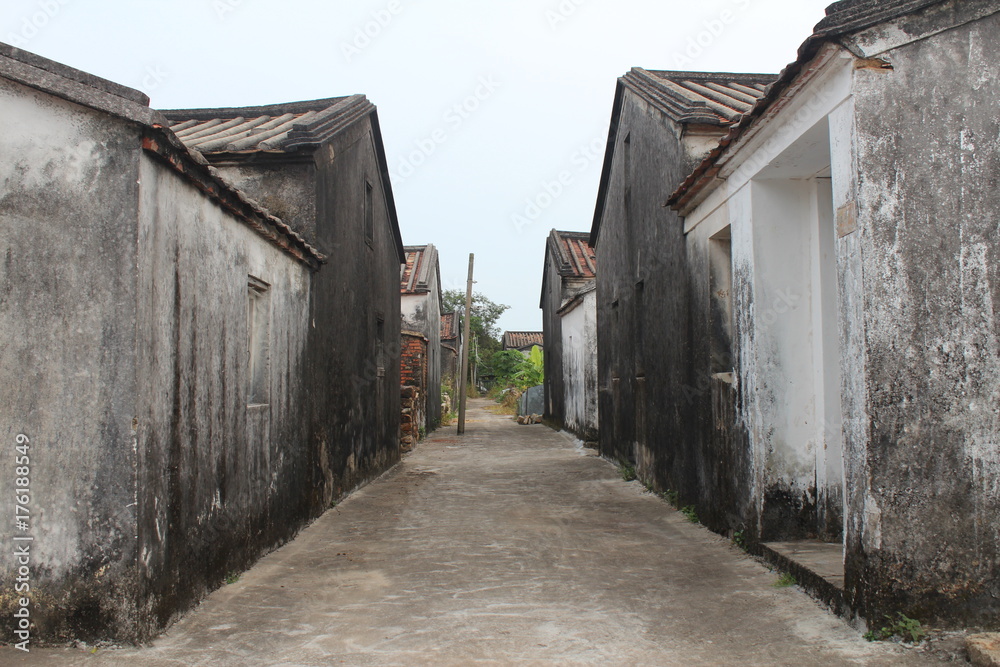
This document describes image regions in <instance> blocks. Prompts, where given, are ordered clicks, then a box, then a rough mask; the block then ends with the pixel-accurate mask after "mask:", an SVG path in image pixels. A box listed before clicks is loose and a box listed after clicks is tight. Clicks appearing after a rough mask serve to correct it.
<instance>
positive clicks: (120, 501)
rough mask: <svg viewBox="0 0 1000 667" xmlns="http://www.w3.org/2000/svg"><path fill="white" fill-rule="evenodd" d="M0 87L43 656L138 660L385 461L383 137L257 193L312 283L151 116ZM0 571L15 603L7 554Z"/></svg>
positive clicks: (388, 270) (82, 97)
mask: <svg viewBox="0 0 1000 667" xmlns="http://www.w3.org/2000/svg"><path fill="white" fill-rule="evenodd" d="M0 74H2V75H3V76H0V114H2V115H3V117H4V118H5V119H8V122H5V123H4V124H3V126H2V127H0V154H2V155H3V156H4V159H3V160H0V177H2V178H0V183H2V184H3V186H2V190H0V203H2V205H0V238H2V239H3V244H4V258H5V259H4V263H3V268H2V271H0V294H2V301H0V330H2V331H3V333H4V338H5V340H6V343H5V345H3V346H2V347H0V377H3V378H4V382H3V383H2V388H0V401H2V402H3V404H4V405H5V406H7V409H8V411H7V413H6V414H7V416H5V418H4V420H3V428H2V430H3V434H4V437H6V438H7V440H8V441H10V442H14V438H15V436H16V435H17V434H25V435H27V436H28V437H29V438H30V440H31V449H30V455H31V476H30V481H31V485H30V488H31V500H30V510H31V520H30V522H29V529H28V530H27V531H25V533H29V534H30V535H31V536H32V537H33V538H34V541H33V542H32V554H31V559H32V560H31V573H32V574H31V576H32V579H31V594H32V616H31V620H32V622H33V624H34V629H33V632H32V638H33V642H34V641H36V640H48V641H51V640H59V639H68V638H78V639H85V640H97V639H108V640H113V641H119V642H130V641H141V640H144V639H146V638H148V637H150V636H151V635H153V634H155V633H156V632H158V631H160V630H162V629H163V628H164V627H165V626H166V625H167V624H169V623H170V622H171V620H173V619H174V618H175V617H176V616H177V614H178V613H180V612H182V611H184V610H185V609H187V608H189V607H191V606H192V605H193V604H195V603H196V602H197V600H199V599H200V598H201V597H203V596H204V595H205V594H206V593H207V592H209V591H210V590H212V589H214V588H216V587H217V586H219V585H220V584H221V583H222V582H223V581H224V579H225V577H226V576H227V574H229V573H231V572H234V571H240V570H242V569H244V568H245V567H247V566H249V565H250V564H252V563H253V562H254V561H255V560H257V559H258V558H259V557H260V556H261V555H263V554H264V553H266V552H268V551H270V550H271V549H273V548H275V547H276V546H278V545H280V544H282V543H283V542H284V541H286V540H288V539H290V538H292V537H293V536H294V535H295V533H296V532H297V531H298V530H299V529H300V528H301V527H302V526H303V525H304V524H305V523H306V522H308V521H309V520H311V519H312V518H314V517H316V516H318V515H319V514H321V513H322V512H323V511H325V510H326V509H327V508H328V507H329V506H330V504H331V502H332V501H333V500H335V499H337V498H339V497H341V496H342V495H343V494H345V493H346V492H348V491H350V490H351V489H353V488H355V487H357V486H358V485H360V484H362V483H364V482H365V481H366V480H368V479H371V478H373V477H374V476H376V475H378V474H380V473H381V472H382V471H383V470H385V469H386V467H388V466H389V465H391V464H392V463H393V462H395V461H396V460H398V457H399V444H398V427H399V357H398V348H396V347H394V345H393V344H394V343H396V342H397V341H398V339H399V317H398V313H399V262H400V257H399V253H400V243H399V240H398V229H397V228H396V227H395V222H394V216H393V215H391V214H390V209H391V195H390V194H388V193H385V192H383V189H382V187H383V180H382V178H381V174H382V173H383V171H384V170H383V169H382V166H383V165H384V160H381V159H380V155H379V151H378V149H377V146H376V142H375V141H374V139H373V133H376V132H377V127H376V126H375V125H374V120H373V118H374V116H364V117H362V118H361V119H360V120H358V121H356V122H354V123H353V124H352V125H351V126H350V127H349V128H347V129H346V130H344V131H343V132H341V133H340V134H338V135H337V136H335V137H334V138H333V139H332V140H331V142H330V143H329V144H326V145H325V147H326V148H329V147H330V146H331V145H332V150H320V151H317V155H316V156H315V161H314V162H313V161H312V157H310V159H309V162H311V166H310V164H304V163H300V164H298V165H296V166H295V169H296V170H297V171H298V172H299V173H306V174H311V175H312V177H311V180H310V181H306V182H310V183H315V188H314V189H311V190H310V189H309V188H304V187H302V182H301V181H296V180H294V179H291V180H290V179H286V178H276V179H275V178H265V177H262V178H260V179H259V180H258V182H260V183H265V184H266V183H269V182H270V183H280V184H281V187H280V188H276V190H277V192H275V193H273V194H274V195H275V196H274V199H273V201H276V202H283V203H285V204H286V208H285V209H284V210H285V211H287V212H288V214H289V215H292V216H293V217H295V218H296V221H301V225H302V226H301V227H300V228H301V229H302V230H303V231H308V229H309V225H310V224H311V225H313V226H314V228H315V230H316V239H315V241H312V240H311V241H312V242H313V243H314V245H316V246H317V247H319V248H321V249H322V253H323V254H325V255H327V256H328V257H329V260H330V261H329V263H327V264H325V265H323V266H322V269H320V270H319V271H318V272H317V271H316V269H319V268H320V264H319V261H318V259H319V257H318V256H317V255H315V254H314V253H313V251H311V250H309V247H308V246H307V245H305V244H304V242H303V241H302V239H301V238H296V237H295V236H294V235H292V234H288V233H286V232H284V231H282V230H281V229H280V221H277V220H275V219H274V218H268V217H267V214H266V213H265V212H263V211H262V210H261V209H258V208H255V207H254V205H252V204H250V203H248V202H246V201H245V200H243V199H241V198H240V196H239V195H238V194H235V193H234V192H233V191H232V190H230V189H227V187H226V186H225V185H224V184H223V183H222V182H221V181H219V180H218V179H217V178H216V177H215V176H213V175H212V174H211V173H210V171H209V170H208V168H207V167H205V166H204V165H201V164H198V161H197V160H195V159H194V158H192V157H191V156H189V155H188V154H187V153H186V152H185V151H184V150H183V149H182V148H180V147H179V144H172V143H171V142H172V140H171V138H170V135H169V134H168V133H166V132H164V131H162V130H157V129H154V128H153V127H152V125H153V123H159V124H161V125H163V124H165V123H164V121H163V119H162V118H161V117H159V116H158V114H156V112H152V111H150V110H149V109H148V107H146V106H145V105H146V99H145V97H144V96H142V95H141V94H139V93H137V92H135V91H129V90H128V89H124V88H121V87H120V86H116V85H115V84H111V83H110V82H104V81H102V80H99V79H96V78H94V77H90V76H89V75H86V74H85V73H82V72H78V71H76V70H71V69H69V68H65V67H63V66H60V65H58V64H57V63H52V62H50V61H45V60H43V59H39V58H36V57H34V56H31V55H30V54H24V53H18V52H14V51H11V50H9V49H6V48H5V49H4V50H3V51H2V52H0ZM15 81H24V82H28V84H29V85H28V86H26V85H22V84H21V83H17V82H15ZM29 86H30V87H29ZM144 147H145V150H144ZM333 155H336V156H337V157H336V158H333V157H331V156H333ZM164 157H169V159H170V161H171V162H172V163H173V166H171V165H170V164H169V163H168V161H167V160H165V159H164ZM274 166H275V165H274V164H270V165H268V166H267V167H266V168H265V170H264V171H267V170H271V172H270V174H271V176H274V175H275V174H276V173H277V172H275V171H274V170H273V167H274ZM250 172H252V169H247V172H246V173H245V174H244V175H243V178H244V179H246V182H251V181H252V180H253V174H252V173H250ZM366 180H368V181H369V182H370V183H371V184H372V185H373V187H374V197H373V202H374V208H375V210H374V216H373V217H374V221H375V224H374V228H373V232H374V233H373V238H371V239H368V238H367V235H366V233H365V226H364V224H363V221H364V219H365V217H364V211H365V205H366V204H365V201H366V196H365V181H366ZM265 189H266V188H265ZM265 189H262V190H261V191H260V192H259V193H257V194H260V195H267V194H268V193H267V192H265V191H264V190H265ZM288 192H294V193H296V197H297V198H296V199H294V200H293V199H292V198H290V197H289V196H288V194H287V193H288ZM209 193H213V194H209ZM259 198H260V199H263V197H259ZM310 198H311V199H312V201H310ZM223 202H225V206H223V205H222V203H223ZM310 210H315V211H316V217H315V221H314V222H311V221H310V220H309V214H308V211H310ZM276 225H278V226H276ZM279 246H281V247H279ZM311 253H312V254H311ZM258 297H259V298H258ZM251 304H254V305H253V306H251ZM251 350H253V351H254V352H255V353H256V354H254V353H252V352H251ZM248 355H249V356H252V357H253V358H254V359H256V360H257V361H256V362H255V363H251V362H250V361H249V360H248ZM254 368H256V369H257V371H256V372H254V371H253V369H254ZM13 483H14V479H13V478H11V477H6V478H3V479H2V480H0V492H2V493H3V494H4V496H5V497H10V498H13V497H14V489H13V486H12V485H13ZM13 528H14V526H13V523H8V524H6V525H5V526H3V527H2V528H0V540H3V541H4V543H6V544H13V542H12V538H13V535H12V529H13ZM0 564H2V570H0V571H2V573H3V574H2V575H0V586H4V587H5V590H13V587H14V582H13V581H12V580H11V576H12V575H11V573H13V572H16V568H15V567H14V562H13V557H12V552H11V551H10V550H8V551H5V552H4V555H3V556H2V557H0ZM10 604H13V603H12V602H11V599H10V598H4V606H3V608H2V611H3V613H4V615H6V616H8V617H10V613H12V610H11V609H10V607H9V605H10ZM11 628H12V626H11V625H8V626H6V627H5V628H4V632H5V633H6V634H5V635H4V636H5V638H6V639H14V637H12V636H11V635H10V631H11Z"/></svg>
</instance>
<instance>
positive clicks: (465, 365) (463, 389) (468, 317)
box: [458, 253, 476, 435]
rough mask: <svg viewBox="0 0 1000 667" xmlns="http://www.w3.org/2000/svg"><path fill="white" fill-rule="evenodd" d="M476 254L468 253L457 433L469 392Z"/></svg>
mask: <svg viewBox="0 0 1000 667" xmlns="http://www.w3.org/2000/svg"><path fill="white" fill-rule="evenodd" d="M475 261H476V256H475V255H474V254H471V253H470V254H469V285H468V287H466V288H465V322H463V323H462V336H463V338H462V340H463V343H464V344H463V345H462V377H461V379H460V380H459V382H458V434H459V435H462V434H463V433H465V403H466V401H468V400H469V399H468V394H469V388H468V383H469V329H470V324H471V322H472V267H473V264H475Z"/></svg>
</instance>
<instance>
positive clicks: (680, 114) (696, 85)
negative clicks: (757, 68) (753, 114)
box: [621, 67, 778, 126]
mask: <svg viewBox="0 0 1000 667" xmlns="http://www.w3.org/2000/svg"><path fill="white" fill-rule="evenodd" d="M777 78H778V77H777V75H775V74H737V73H733V72H675V71H661V70H645V69H642V68H641V67H633V68H632V70H631V71H630V72H628V73H627V74H626V75H625V76H623V77H622V78H621V83H622V85H624V86H625V87H627V88H629V89H631V90H633V91H634V92H636V93H638V94H640V95H641V96H642V97H644V98H645V99H647V100H648V101H649V102H651V103H652V104H654V105H655V106H656V107H657V108H659V109H660V110H661V111H663V112H664V113H666V114H667V115H668V116H670V117H671V118H673V119H674V120H675V121H677V122H678V123H702V124H706V125H720V126H727V125H729V124H730V123H732V122H733V121H735V120H736V119H737V118H739V117H740V116H741V115H743V114H745V113H746V112H748V111H750V109H752V108H753V105H754V104H755V103H756V102H757V100H759V99H760V98H761V97H763V96H764V92H765V91H766V90H767V87H768V86H769V85H770V84H772V83H773V82H774V81H775V79H777Z"/></svg>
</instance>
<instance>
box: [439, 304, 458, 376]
mask: <svg viewBox="0 0 1000 667" xmlns="http://www.w3.org/2000/svg"><path fill="white" fill-rule="evenodd" d="M461 365H462V318H461V317H459V315H458V313H445V314H443V315H442V316H441V380H442V382H447V383H450V384H451V386H452V387H457V386H458V374H459V372H460V371H461Z"/></svg>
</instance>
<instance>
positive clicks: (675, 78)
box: [590, 67, 777, 247]
mask: <svg viewBox="0 0 1000 667" xmlns="http://www.w3.org/2000/svg"><path fill="white" fill-rule="evenodd" d="M776 78H777V76H776V75H774V74H738V73H734V72H718V73H712V72H680V71H677V72H675V71H668V70H652V71H650V70H645V69H642V68H641V67H633V68H632V70H631V71H629V72H628V73H627V74H625V75H624V76H622V77H621V78H619V79H618V85H617V87H616V88H615V101H614V106H613V107H612V110H611V126H610V128H609V130H608V143H607V147H606V148H605V151H604V166H603V168H602V171H601V184H600V186H599V187H598V190H597V206H596V207H595V209H594V220H593V224H592V225H591V228H590V244H591V245H593V246H595V247H596V246H597V237H598V233H599V232H600V228H601V218H602V217H603V215H604V205H605V202H606V201H607V194H608V187H609V185H610V183H611V168H612V166H613V165H614V157H615V147H616V146H617V144H618V126H619V124H620V122H621V114H622V106H623V103H624V101H625V91H626V90H627V91H630V92H632V93H633V94H635V95H638V96H639V97H640V98H642V99H643V100H645V101H646V102H647V103H649V104H650V105H651V106H653V107H654V108H655V109H658V110H659V111H660V112H661V113H663V114H664V115H666V116H667V117H668V118H670V119H671V120H673V121H674V122H675V123H677V124H679V125H685V126H693V125H697V126H702V127H705V126H707V127H714V128H719V129H718V130H717V131H719V132H722V131H724V129H725V128H726V127H729V126H730V125H731V124H732V123H734V122H736V120H737V119H739V118H740V116H741V115H742V114H744V113H746V112H748V111H750V109H752V108H753V105H754V104H755V103H756V102H757V100H759V99H760V98H762V97H763V96H764V94H765V92H766V91H767V87H768V85H770V84H771V83H773V82H774V80H775V79H776ZM668 187H669V185H668Z"/></svg>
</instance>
